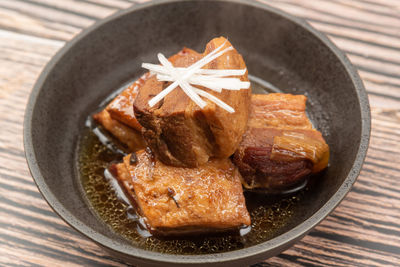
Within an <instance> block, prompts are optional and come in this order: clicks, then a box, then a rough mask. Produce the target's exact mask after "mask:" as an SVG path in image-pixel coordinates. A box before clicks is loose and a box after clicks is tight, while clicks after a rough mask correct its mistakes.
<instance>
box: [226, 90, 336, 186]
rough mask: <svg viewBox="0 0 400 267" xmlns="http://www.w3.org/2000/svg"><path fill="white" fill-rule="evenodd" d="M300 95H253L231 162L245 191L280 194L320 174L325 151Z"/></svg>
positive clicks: (326, 162) (325, 162) (326, 150)
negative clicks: (238, 171)
mask: <svg viewBox="0 0 400 267" xmlns="http://www.w3.org/2000/svg"><path fill="white" fill-rule="evenodd" d="M306 100H307V98H306V97H305V96H303V95H291V94H267V95H253V96H252V99H251V111H250V118H249V122H248V129H247V131H246V133H245V134H244V136H243V141H242V142H241V144H240V146H239V148H238V150H237V151H236V152H235V155H234V157H233V162H234V163H235V164H236V165H237V166H238V167H239V170H240V173H241V174H242V178H243V179H242V183H243V186H244V187H245V188H247V189H256V188H262V189H270V190H276V189H278V190H280V189H282V188H285V187H288V186H291V185H294V184H296V183H299V182H300V181H302V180H303V179H304V178H305V177H306V176H307V175H309V174H311V173H317V172H319V171H321V170H323V169H324V168H325V167H326V166H327V164H328V161H329V147H328V145H327V144H326V142H325V140H324V138H323V137H322V135H321V133H320V132H319V131H317V130H315V129H313V127H312V124H311V122H310V120H309V119H308V117H307V115H306Z"/></svg>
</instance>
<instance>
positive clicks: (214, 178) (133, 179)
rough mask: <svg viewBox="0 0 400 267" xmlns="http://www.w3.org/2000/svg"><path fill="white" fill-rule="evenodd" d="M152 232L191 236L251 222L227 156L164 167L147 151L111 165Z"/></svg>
mask: <svg viewBox="0 0 400 267" xmlns="http://www.w3.org/2000/svg"><path fill="white" fill-rule="evenodd" d="M110 171H111V173H113V175H114V176H115V177H116V179H117V180H118V182H119V184H120V185H121V187H122V188H123V189H124V191H125V193H126V195H127V196H128V198H129V199H130V200H131V202H132V204H133V205H134V206H135V207H136V210H137V212H138V214H139V215H141V216H142V217H143V218H144V221H145V223H146V226H147V228H148V229H149V231H150V232H151V233H152V234H155V235H161V236H168V235H188V234H198V233H207V232H220V231H227V230H237V229H238V228H239V227H241V226H248V225H250V216H249V213H248V211H247V209H246V204H245V198H244V196H243V191H242V185H241V182H240V174H239V171H238V170H237V168H236V167H235V166H234V165H233V164H232V162H231V161H230V160H229V159H213V160H210V161H209V162H208V163H206V164H204V165H202V166H201V167H198V168H181V167H173V166H167V165H164V164H163V163H162V162H160V161H159V160H157V159H155V158H154V156H153V155H152V154H151V153H150V151H149V150H148V149H146V150H141V151H138V152H136V154H130V155H127V156H125V157H124V159H123V162H122V163H119V164H114V165H112V166H111V169H110Z"/></svg>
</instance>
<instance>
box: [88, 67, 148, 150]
mask: <svg viewBox="0 0 400 267" xmlns="http://www.w3.org/2000/svg"><path fill="white" fill-rule="evenodd" d="M149 76H150V73H146V74H144V75H143V76H142V77H140V78H139V79H138V80H136V81H135V82H134V83H132V84H131V85H130V86H129V87H128V88H126V89H125V90H124V91H122V93H120V94H119V95H117V96H116V97H115V98H114V99H113V101H111V102H110V104H108V105H107V107H106V108H105V109H104V110H102V111H101V112H99V113H97V114H94V115H93V119H94V120H95V121H96V122H97V123H99V124H100V125H102V126H103V127H104V129H106V130H107V131H108V132H110V133H111V134H112V135H113V136H114V137H115V138H117V139H118V140H119V141H120V142H121V143H122V144H124V145H126V146H127V147H128V149H129V151H137V150H140V149H143V148H145V147H146V146H145V141H144V139H143V136H142V133H141V131H142V126H141V125H140V124H139V122H138V121H137V119H136V117H135V114H134V112H133V102H134V101H135V98H136V96H137V93H138V91H139V88H140V87H141V86H143V84H144V82H145V81H146V79H148V78H149Z"/></svg>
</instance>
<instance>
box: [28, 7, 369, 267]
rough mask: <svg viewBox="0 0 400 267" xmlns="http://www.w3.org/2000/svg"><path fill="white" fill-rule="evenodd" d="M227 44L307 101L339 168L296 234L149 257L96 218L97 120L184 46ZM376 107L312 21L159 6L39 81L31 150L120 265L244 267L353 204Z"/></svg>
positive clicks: (54, 199)
mask: <svg viewBox="0 0 400 267" xmlns="http://www.w3.org/2000/svg"><path fill="white" fill-rule="evenodd" d="M220 35H223V36H226V37H228V38H229V40H230V41H231V42H232V43H233V44H234V46H235V48H236V49H237V50H238V51H239V52H240V53H241V54H242V55H243V57H244V59H245V61H246V64H247V66H248V70H249V73H250V74H252V75H253V76H255V77H259V78H261V79H264V80H267V81H269V82H270V83H272V84H273V85H275V86H276V87H278V88H281V89H282V91H284V92H286V93H293V94H306V95H307V97H308V106H307V110H308V113H309V114H310V117H311V120H312V121H313V123H314V125H315V126H316V127H317V129H319V130H320V131H321V132H322V133H323V135H324V136H325V138H326V141H327V143H328V144H329V146H330V148H331V159H330V167H329V168H328V169H327V171H326V172H324V173H323V175H322V177H320V179H319V182H318V185H317V186H316V188H314V190H312V192H310V194H309V196H307V200H306V201H305V202H304V203H303V206H304V211H303V212H301V214H300V215H297V216H296V218H295V219H294V221H293V223H292V224H291V225H290V227H288V229H287V230H286V231H285V233H283V234H281V235H279V236H277V237H275V238H273V239H271V240H269V241H266V242H263V243H260V244H258V245H255V246H252V247H248V248H243V249H239V250H235V251H231V252H226V253H216V254H206V255H172V254H161V253H157V252H152V251H147V250H143V249H141V248H139V247H136V246H135V245H134V244H132V243H130V242H128V241H127V240H126V239H124V238H122V237H121V236H120V235H118V234H116V233H115V232H113V231H112V230H111V229H110V228H109V227H107V226H106V225H105V223H104V222H102V221H101V220H100V219H99V218H98V217H97V216H95V215H94V214H93V213H92V212H91V211H90V207H89V206H88V204H87V201H86V200H85V196H84V195H83V193H82V192H83V191H82V189H81V184H80V180H79V173H78V170H77V167H76V154H77V151H76V150H77V142H78V138H79V136H80V134H81V132H82V130H83V129H84V123H85V119H86V118H87V116H88V115H89V114H90V113H91V112H93V111H94V110H95V109H96V108H97V106H98V105H99V103H100V102H101V101H102V100H103V99H105V98H106V96H108V95H109V94H110V93H111V92H112V91H113V90H115V89H116V88H118V87H119V86H121V85H122V84H124V83H126V82H127V81H130V80H132V78H134V77H138V76H139V75H140V74H142V73H143V72H144V70H143V69H141V63H142V62H156V54H157V52H163V53H164V54H165V55H171V54H174V53H176V52H177V51H179V50H180V49H181V48H182V46H186V47H190V48H194V49H197V50H198V51H202V50H203V48H204V46H205V44H206V43H207V42H208V41H209V40H210V39H212V38H213V37H216V36H220ZM369 135H370V111H369V105H368V98H367V95H366V92H365V89H364V87H363V85H362V82H361V80H360V78H359V76H358V74H357V73H356V71H355V70H354V68H353V67H352V65H351V63H350V62H349V61H348V59H347V58H346V57H345V56H344V55H343V54H342V53H341V52H340V51H339V50H338V49H337V48H336V46H335V45H333V44H332V43H331V42H330V41H329V40H328V39H327V38H326V37H325V36H324V35H322V34H321V33H319V32H318V31H316V30H315V29H313V28H312V27H311V26H309V25H308V24H307V23H306V22H305V21H303V20H301V19H297V18H294V17H292V16H290V15H287V14H285V13H283V12H281V11H278V10H276V9H273V8H271V7H268V6H266V5H264V4H261V3H258V2H253V1H244V0H231V1H228V0H227V1H200V0H195V1H156V2H151V3H147V4H142V5H135V6H134V7H132V8H130V9H127V10H124V11H121V12H118V13H117V14H115V15H113V16H111V17H109V18H107V19H105V20H102V21H100V22H98V23H96V24H95V25H93V26H92V27H90V28H88V29H87V30H84V31H83V32H82V33H81V34H79V35H78V36H77V37H76V38H74V39H73V40H72V41H70V42H69V43H67V44H66V45H65V46H64V47H63V48H62V49H61V50H60V51H59V52H58V53H57V55H56V56H55V57H54V58H53V59H52V60H51V61H50V63H49V64H48V65H47V66H46V68H45V69H44V71H43V72H42V74H41V76H40V77H39V79H38V81H37V83H36V85H35V87H34V89H33V91H32V94H31V96H30V99H29V103H28V105H27V108H26V114H25V122H24V144H25V153H26V158H27V161H28V164H29V168H30V170H31V173H32V176H33V178H34V180H35V182H36V184H37V186H38V188H39V190H40V192H41V193H42V195H43V196H44V198H45V199H46V200H47V202H48V203H49V205H50V206H51V207H52V208H53V209H54V211H55V212H56V213H57V214H58V215H59V216H60V217H61V218H63V219H64V220H65V221H66V222H67V223H68V224H69V225H71V226H72V227H73V228H75V229H76V230H77V231H79V232H80V233H82V234H83V235H85V236H86V237H88V238H90V239H91V240H93V241H94V242H96V243H97V244H99V245H101V246H102V247H104V248H106V249H108V251H110V252H112V253H113V254H114V255H116V256H117V257H119V258H121V259H124V260H126V261H129V262H131V263H134V264H139V265H149V266H154V265H155V264H159V265H164V266H167V265H169V264H171V263H174V264H176V265H183V266H184V265H190V266H192V265H204V264H211V265H215V266H228V265H233V266H236V265H237V266H243V265H245V264H250V263H254V262H256V261H258V260H262V259H265V258H268V257H271V256H274V255H276V254H278V253H279V252H281V251H283V250H284V249H287V248H288V247H289V246H291V245H292V244H293V243H294V242H296V241H297V240H299V239H300V238H301V237H303V236H304V235H305V234H306V233H307V232H309V231H310V230H311V229H312V228H313V227H314V226H316V225H317V224H318V223H319V222H320V221H321V220H322V219H323V218H325V217H326V216H327V215H328V214H329V213H330V212H331V211H332V210H333V209H334V208H335V207H336V206H337V205H338V204H339V202H340V201H341V200H342V199H343V198H344V196H345V195H346V193H347V192H349V190H350V189H351V186H352V184H353V183H354V181H355V180H356V178H357V176H358V174H359V172H360V169H361V166H362V163H363V161H364V157H365V155H366V151H367V147H368V142H369Z"/></svg>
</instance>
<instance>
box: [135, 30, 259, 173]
mask: <svg viewBox="0 0 400 267" xmlns="http://www.w3.org/2000/svg"><path fill="white" fill-rule="evenodd" d="M225 41H226V43H225V46H224V47H228V46H230V43H229V42H228V41H227V40H226V39H225V38H223V37H220V38H215V39H213V40H211V41H210V42H209V43H208V44H207V46H206V49H205V51H204V53H203V54H199V53H197V52H195V51H193V50H190V49H184V50H183V51H182V52H180V53H179V54H176V55H174V56H172V57H171V58H170V59H169V60H170V62H171V63H172V64H173V65H174V66H175V67H187V66H189V65H191V64H193V63H194V62H196V61H198V60H199V59H201V58H202V57H203V56H205V55H207V54H209V53H210V52H212V51H213V50H214V49H216V48H217V47H218V46H220V45H221V44H223V43H224V42H225ZM205 68H209V69H243V68H246V65H245V63H244V61H243V58H242V56H241V55H240V54H239V53H238V52H237V51H236V50H235V49H234V50H231V51H228V52H227V53H225V54H223V55H222V56H220V57H219V58H217V59H215V60H214V61H212V62H210V63H209V64H207V65H206V66H205ZM240 79H241V80H243V81H248V77H247V72H246V74H245V75H243V76H241V77H240ZM168 84H169V83H167V82H160V81H158V80H157V78H156V77H154V76H153V77H151V78H149V79H148V80H146V81H145V83H144V85H143V86H142V87H141V88H140V91H139V93H138V96H137V98H136V100H135V102H134V111H135V115H136V117H137V119H138V121H139V123H140V124H141V125H142V126H143V127H144V129H143V135H144V138H145V139H146V141H147V144H148V145H149V146H150V148H151V150H152V151H153V153H155V155H156V157H157V158H158V159H160V160H161V161H162V162H163V163H165V164H168V165H173V166H187V167H197V166H200V165H201V164H204V163H206V162H207V161H208V160H209V158H210V157H217V158H227V157H229V156H230V155H232V154H233V153H234V152H235V150H236V149H237V147H238V145H239V143H240V141H241V139H242V135H243V134H244V132H245V130H246V125H247V120H248V113H249V104H250V97H251V90H250V89H249V90H240V91H230V90H223V91H222V92H221V93H216V92H214V91H212V90H209V89H207V88H202V89H204V90H205V91H207V92H208V93H210V94H213V95H215V96H216V97H218V98H219V99H221V100H222V101H224V102H225V103H227V104H228V105H230V106H231V107H233V108H234V109H235V112H234V113H229V112H227V111H225V110H224V109H222V108H220V107H218V106H217V105H215V104H214V103H213V102H211V101H208V100H207V106H206V107H205V108H204V109H200V108H199V107H198V106H197V105H196V104H195V103H193V102H192V101H191V100H190V98H189V97H188V96H187V95H186V94H185V93H184V92H183V91H182V90H181V89H180V88H176V89H175V90H173V91H172V92H171V93H170V94H168V95H167V96H166V97H165V98H164V99H163V101H160V102H159V103H158V104H157V105H155V106H154V107H150V106H149V105H148V101H149V100H150V99H152V98H153V97H154V96H155V95H157V94H158V93H160V92H161V91H162V90H163V89H164V88H165V87H166V86H168ZM204 100H206V99H204Z"/></svg>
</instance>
